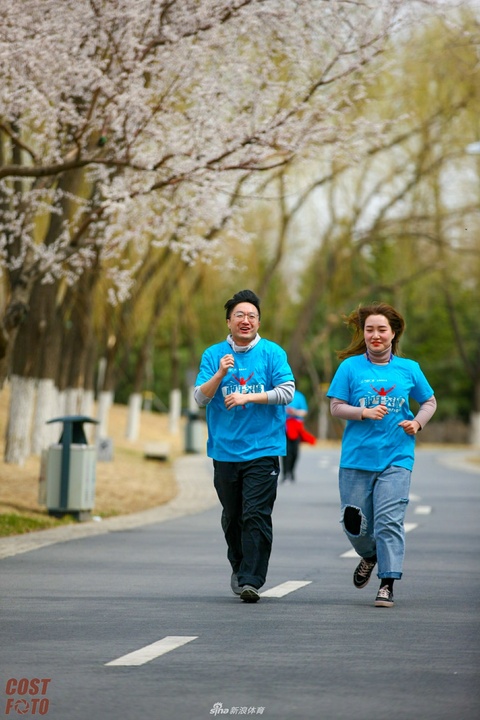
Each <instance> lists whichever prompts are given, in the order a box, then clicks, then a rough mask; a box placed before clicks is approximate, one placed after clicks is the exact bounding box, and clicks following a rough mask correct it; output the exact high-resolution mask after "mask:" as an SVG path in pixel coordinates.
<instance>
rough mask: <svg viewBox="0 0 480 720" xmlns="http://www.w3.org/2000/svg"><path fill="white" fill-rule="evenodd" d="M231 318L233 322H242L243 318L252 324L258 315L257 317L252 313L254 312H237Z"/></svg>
mask: <svg viewBox="0 0 480 720" xmlns="http://www.w3.org/2000/svg"><path fill="white" fill-rule="evenodd" d="M233 317H234V318H235V320H243V318H248V319H249V320H251V321H252V322H253V321H254V320H256V319H257V318H258V315H257V313H254V312H249V313H244V312H240V311H239V312H234V313H233Z"/></svg>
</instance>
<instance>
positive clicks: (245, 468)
mask: <svg viewBox="0 0 480 720" xmlns="http://www.w3.org/2000/svg"><path fill="white" fill-rule="evenodd" d="M224 308H225V311H226V321H227V327H228V330H229V334H228V336H227V338H226V340H223V341H222V342H220V343H217V344H216V345H212V346H211V347H209V348H207V349H206V350H205V352H204V353H203V356H202V359H201V362H200V369H199V373H198V376H197V379H196V382H195V389H194V397H195V400H196V402H197V404H198V405H199V406H200V407H205V406H206V419H207V427H208V441H207V455H208V456H209V457H211V458H212V459H213V468H214V485H215V489H216V491H217V495H218V498H219V500H220V503H221V505H222V528H223V531H224V534H225V539H226V542H227V557H228V560H229V561H230V564H231V568H232V574H231V579H230V587H231V589H232V590H233V592H234V593H235V594H236V595H239V596H240V599H241V600H243V601H244V602H247V603H254V602H257V601H258V600H259V599H260V594H259V592H258V591H259V588H261V587H262V585H264V583H265V579H266V576H267V570H268V563H269V558H270V553H271V549H272V511H273V505H274V502H275V499H276V494H277V484H278V476H279V472H280V461H279V456H281V455H285V451H286V442H285V415H286V414H285V406H286V405H287V404H288V403H289V402H290V401H291V400H292V398H293V395H294V392H295V381H294V377H293V373H292V371H291V369H290V366H289V364H288V360H287V355H286V353H285V351H284V350H283V349H282V348H281V347H280V346H279V345H277V344H276V343H274V342H271V341H270V340H266V339H264V338H262V337H261V336H260V335H259V332H258V330H259V327H260V316H261V314H260V300H259V298H258V297H257V296H256V295H255V293H253V292H252V291H251V290H241V291H240V292H237V293H236V294H235V295H234V296H233V297H232V298H231V299H230V300H228V301H227V302H226V303H225V306H224Z"/></svg>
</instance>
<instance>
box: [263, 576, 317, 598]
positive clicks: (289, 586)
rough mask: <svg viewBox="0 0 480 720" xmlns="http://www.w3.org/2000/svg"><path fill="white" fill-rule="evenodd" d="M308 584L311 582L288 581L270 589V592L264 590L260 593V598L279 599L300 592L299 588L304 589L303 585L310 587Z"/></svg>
mask: <svg viewBox="0 0 480 720" xmlns="http://www.w3.org/2000/svg"><path fill="white" fill-rule="evenodd" d="M310 583H311V580H288V581H287V582H284V583H282V584H281V585H276V586H275V587H273V588H270V590H264V592H262V593H260V595H261V597H276V598H280V597H284V596H285V595H288V594H289V593H291V592H294V591H295V590H300V588H302V587H305V585H310Z"/></svg>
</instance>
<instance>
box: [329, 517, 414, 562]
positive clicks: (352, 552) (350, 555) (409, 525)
mask: <svg viewBox="0 0 480 720" xmlns="http://www.w3.org/2000/svg"><path fill="white" fill-rule="evenodd" d="M416 527H418V523H405V532H406V533H407V532H410V531H411V530H415V528H416ZM340 557H342V558H357V557H359V555H357V553H356V552H355V550H354V549H353V548H352V549H351V550H347V552H344V553H342V555H340Z"/></svg>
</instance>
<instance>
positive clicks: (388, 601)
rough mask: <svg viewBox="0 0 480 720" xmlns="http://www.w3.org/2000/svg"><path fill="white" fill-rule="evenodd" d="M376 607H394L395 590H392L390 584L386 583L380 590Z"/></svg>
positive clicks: (376, 599)
mask: <svg viewBox="0 0 480 720" xmlns="http://www.w3.org/2000/svg"><path fill="white" fill-rule="evenodd" d="M375 607H393V590H390V588H389V587H388V585H384V586H383V587H381V588H380V590H379V591H378V593H377V597H376V598H375Z"/></svg>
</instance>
